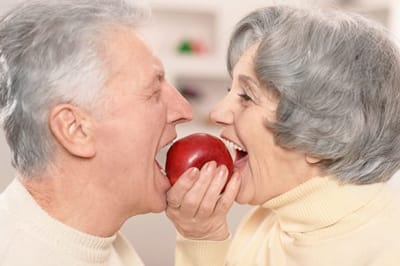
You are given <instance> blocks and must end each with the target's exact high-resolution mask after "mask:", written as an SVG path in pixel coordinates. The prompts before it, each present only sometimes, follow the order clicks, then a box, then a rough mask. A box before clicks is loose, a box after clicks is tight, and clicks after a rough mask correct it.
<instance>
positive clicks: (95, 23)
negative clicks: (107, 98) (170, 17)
mask: <svg viewBox="0 0 400 266" xmlns="http://www.w3.org/2000/svg"><path fill="white" fill-rule="evenodd" d="M148 16H149V9H148V8H147V6H145V5H142V4H141V3H140V2H139V0H136V1H134V0H44V1H27V3H26V4H24V5H22V6H18V7H16V8H15V9H13V10H12V11H11V12H9V13H8V14H6V15H5V16H4V17H3V18H2V19H1V20H0V123H1V122H2V123H3V128H4V130H5V135H6V138H7V142H8V144H9V146H10V149H11V152H12V162H13V165H14V167H15V168H16V169H17V170H18V171H19V172H20V173H21V174H22V175H24V176H25V177H30V176H34V175H35V174H37V173H38V172H39V171H42V170H44V169H45V168H46V167H47V166H48V165H49V163H51V161H52V159H53V156H54V149H55V146H54V140H53V138H52V136H51V132H50V130H49V127H48V111H49V110H50V108H51V107H52V106H54V105H56V104H59V103H72V104H75V105H77V106H80V107H83V108H86V109H88V110H90V108H92V107H93V106H94V104H95V103H96V100H98V98H99V96H100V94H101V91H102V88H103V87H104V82H105V81H106V79H107V75H108V73H106V67H105V64H104V63H105V62H104V60H105V58H102V56H101V55H100V54H101V47H102V46H104V45H105V41H106V40H105V38H103V37H104V36H102V34H101V33H103V32H105V31H106V30H107V29H110V27H111V26H115V25H117V26H118V25H119V26H127V27H132V28H134V27H136V26H138V25H141V24H142V23H143V22H144V21H145V20H146V19H147V18H148Z"/></svg>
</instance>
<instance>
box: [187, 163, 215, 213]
mask: <svg viewBox="0 0 400 266" xmlns="http://www.w3.org/2000/svg"><path fill="white" fill-rule="evenodd" d="M216 168H217V163H216V162H214V161H211V162H208V163H206V164H205V165H204V166H203V168H202V169H201V171H200V176H199V178H198V179H197V181H196V183H195V184H194V185H193V187H192V188H191V189H190V191H189V192H188V193H186V194H185V197H184V199H183V201H182V205H181V212H182V214H183V215H184V216H186V217H194V216H195V214H196V212H197V210H198V209H199V207H200V203H201V201H202V199H203V197H204V195H205V194H206V191H207V189H208V187H209V186H210V183H211V180H212V179H213V177H214V176H215V174H216Z"/></svg>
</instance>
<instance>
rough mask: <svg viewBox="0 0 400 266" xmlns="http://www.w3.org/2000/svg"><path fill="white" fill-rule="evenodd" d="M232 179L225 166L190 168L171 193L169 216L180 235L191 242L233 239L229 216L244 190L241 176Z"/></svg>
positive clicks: (214, 164)
mask: <svg viewBox="0 0 400 266" xmlns="http://www.w3.org/2000/svg"><path fill="white" fill-rule="evenodd" d="M227 178H228V169H227V168H226V166H225V165H221V166H219V167H217V164H216V163H215V162H214V161H212V162H208V163H206V164H205V165H204V166H203V168H202V169H201V170H198V169H197V168H190V169H188V170H187V171H186V172H185V173H184V174H183V175H182V176H181V177H180V178H179V179H178V181H177V182H176V183H175V185H174V186H173V187H172V188H171V189H170V190H169V191H168V194H167V202H168V206H167V209H166V214H167V216H168V218H169V219H170V220H171V221H172V222H173V223H174V224H175V227H176V229H177V230H178V232H179V233H180V234H181V235H182V236H184V237H186V238H190V239H203V240H224V239H226V238H227V237H228V236H229V228H228V224H227V219H226V216H227V214H228V211H229V209H230V208H231V207H232V204H233V202H234V200H235V197H236V194H237V193H238V191H239V187H240V178H239V174H238V173H234V174H233V175H232V177H231V179H230V181H229V183H228V184H227V185H226V188H225V191H224V193H222V194H221V193H220V192H221V191H222V189H223V187H224V185H225V182H226V180H227Z"/></svg>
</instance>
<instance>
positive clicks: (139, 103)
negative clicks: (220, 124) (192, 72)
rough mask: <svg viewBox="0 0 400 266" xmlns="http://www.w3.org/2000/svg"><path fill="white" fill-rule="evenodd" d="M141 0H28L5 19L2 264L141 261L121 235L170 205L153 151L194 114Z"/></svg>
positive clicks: (0, 92)
mask: <svg viewBox="0 0 400 266" xmlns="http://www.w3.org/2000/svg"><path fill="white" fill-rule="evenodd" d="M146 13H147V12H146V9H144V8H142V7H140V6H139V5H137V4H136V3H135V1H133V0H131V1H130V0H98V1H93V0H56V1H51V0H48V1H32V2H31V1H28V3H27V4H25V5H23V6H20V7H18V8H16V9H14V10H13V11H11V12H10V13H9V14H7V15H6V16H5V17H4V18H3V19H2V20H1V22H0V118H1V122H2V125H3V127H4V131H5V134H6V138H7V141H8V144H9V146H10V149H11V152H12V163H13V165H14V167H15V168H16V170H17V173H18V174H17V178H16V179H15V180H14V181H13V182H12V183H11V184H10V185H9V186H8V188H7V189H6V190H5V191H4V192H3V193H2V194H1V195H0V224H1V227H0V238H1V242H0V264H1V265H29V266H32V265H41V266H45V265H49V266H50V265H51V266H54V265H68V266H72V265H74V266H76V265H118V266H119V265H142V264H143V263H142V261H141V260H140V258H139V256H138V255H137V254H136V252H135V250H134V249H133V247H131V246H130V244H129V243H128V242H127V241H126V240H125V239H124V238H123V237H122V236H121V235H120V234H119V229H120V228H121V226H122V225H123V223H124V222H125V221H126V220H127V219H128V218H130V217H132V216H135V215H138V214H144V213H150V212H161V211H164V210H165V208H166V191H167V190H168V189H169V187H170V184H169V182H168V179H167V178H166V176H165V175H163V173H162V171H160V170H161V169H160V166H159V164H158V163H157V161H156V160H155V157H156V155H157V153H158V152H159V151H160V149H161V148H163V147H164V146H165V145H167V144H169V143H170V142H171V141H172V140H173V139H174V138H176V130H175V126H176V124H178V123H181V122H185V121H188V120H190V119H191V117H192V113H191V109H190V106H189V104H188V103H187V102H186V101H185V100H184V98H183V97H182V96H181V95H180V94H179V93H178V91H177V90H176V89H175V88H174V87H172V86H171V85H170V84H169V83H168V82H167V81H166V80H165V78H164V69H163V66H162V64H161V62H160V60H159V59H158V58H157V57H156V56H155V55H154V54H153V52H152V51H151V50H150V49H149V48H148V46H147V45H146V44H145V42H144V41H143V40H142V39H141V38H140V36H139V35H138V34H137V32H136V30H137V26H138V25H139V24H140V23H141V22H142V21H143V19H144V18H146V16H147V15H146Z"/></svg>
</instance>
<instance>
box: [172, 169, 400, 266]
mask: <svg viewBox="0 0 400 266" xmlns="http://www.w3.org/2000/svg"><path fill="white" fill-rule="evenodd" d="M175 262H176V263H175V265H177V266H181V265H182V266H183V265H185V266H187V265H204V266H206V265H207V266H213V265H240V266H246V265H268V266H294V265H296V266H298V265H300V266H361V265H362V266H366V265H368V266H399V265H400V200H399V199H398V198H397V197H396V196H395V195H394V193H393V191H391V190H390V188H388V186H387V184H384V183H379V184H373V185H363V186H356V185H339V184H338V183H337V182H336V181H334V180H333V178H329V177H316V178H313V179H311V180H309V181H307V182H305V183H304V184H302V185H300V186H298V187H296V188H294V189H293V190H291V191H288V192H287V193H285V194H283V195H280V196H278V197H276V198H274V199H272V200H270V201H268V202H266V203H265V204H263V205H262V206H259V207H257V208H255V209H253V210H252V211H250V213H249V214H248V215H247V217H245V218H244V220H243V221H242V223H241V225H240V226H239V228H238V230H237V232H236V235H235V237H234V239H233V240H232V241H231V240H230V239H227V240H225V241H195V240H189V239H185V238H183V237H182V236H179V235H178V237H177V244H176V251H175Z"/></svg>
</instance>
